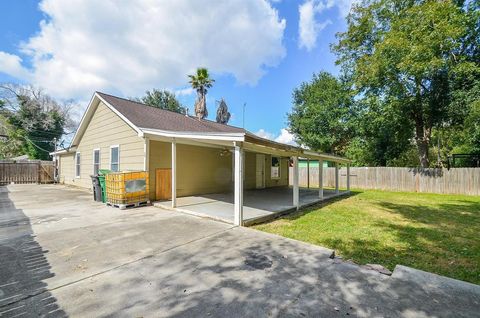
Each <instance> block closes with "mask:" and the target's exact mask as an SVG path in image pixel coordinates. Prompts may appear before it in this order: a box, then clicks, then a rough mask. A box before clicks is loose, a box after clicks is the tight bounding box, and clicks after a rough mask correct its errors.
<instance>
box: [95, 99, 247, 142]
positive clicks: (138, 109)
mask: <svg viewBox="0 0 480 318" xmlns="http://www.w3.org/2000/svg"><path fill="white" fill-rule="evenodd" d="M97 94H98V95H99V96H100V97H101V98H103V99H104V100H105V101H106V102H107V103H109V104H110V105H111V106H112V107H114V108H115V109H116V110H117V111H119V112H120V113H121V114H122V115H123V116H125V117H126V118H127V119H128V120H129V121H131V122H132V124H134V125H135V126H137V127H139V128H149V129H158V130H166V131H182V132H201V133H247V131H246V130H245V129H243V128H239V127H234V126H230V125H224V124H219V123H217V122H214V121H211V120H207V119H202V120H199V119H198V118H196V117H193V116H187V115H185V114H180V113H176V112H174V111H170V110H166V109H160V108H157V107H152V106H148V105H145V104H142V103H140V102H135V101H131V100H128V99H124V98H120V97H116V96H112V95H108V94H105V93H100V92H97Z"/></svg>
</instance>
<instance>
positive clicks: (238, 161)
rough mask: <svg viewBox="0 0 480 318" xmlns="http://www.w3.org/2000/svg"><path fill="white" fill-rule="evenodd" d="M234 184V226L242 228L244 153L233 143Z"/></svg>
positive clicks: (240, 147)
mask: <svg viewBox="0 0 480 318" xmlns="http://www.w3.org/2000/svg"><path fill="white" fill-rule="evenodd" d="M234 148H235V150H234V157H235V167H234V169H235V184H234V201H233V202H234V207H233V209H234V224H235V225H238V226H243V174H244V153H245V152H244V151H243V147H242V144H241V143H237V142H235V143H234Z"/></svg>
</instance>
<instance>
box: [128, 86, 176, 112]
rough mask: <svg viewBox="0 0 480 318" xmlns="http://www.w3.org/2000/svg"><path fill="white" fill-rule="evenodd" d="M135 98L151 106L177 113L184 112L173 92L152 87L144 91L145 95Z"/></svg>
mask: <svg viewBox="0 0 480 318" xmlns="http://www.w3.org/2000/svg"><path fill="white" fill-rule="evenodd" d="M137 100H139V101H141V102H142V103H144V104H146V105H149V106H152V107H157V108H161V109H167V110H171V111H174V112H177V113H185V107H183V106H182V104H181V103H180V102H179V101H178V100H177V98H176V97H175V94H173V93H171V92H169V91H167V90H158V89H155V88H154V89H152V90H151V91H146V92H145V95H144V96H143V97H140V98H138V99H137Z"/></svg>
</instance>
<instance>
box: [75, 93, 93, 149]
mask: <svg viewBox="0 0 480 318" xmlns="http://www.w3.org/2000/svg"><path fill="white" fill-rule="evenodd" d="M96 95H97V93H96V92H95V93H94V94H93V95H92V98H90V102H89V103H88V106H87V109H86V110H85V112H84V113H83V116H82V119H81V120H80V124H79V125H78V128H77V130H76V131H75V134H74V135H73V138H72V142H71V144H70V146H72V145H74V141H75V139H77V136H78V134H79V132H80V129H81V128H82V126H83V122H84V121H85V118H86V117H87V114H88V113H89V111H90V108H91V107H92V105H93V101H94V99H95V96H96Z"/></svg>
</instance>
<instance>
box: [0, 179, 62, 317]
mask: <svg viewBox="0 0 480 318" xmlns="http://www.w3.org/2000/svg"><path fill="white" fill-rule="evenodd" d="M46 253H48V251H47V250H44V249H42V247H41V246H40V245H39V244H38V243H37V242H36V241H35V235H34V233H33V230H32V226H31V223H30V219H29V218H28V217H27V216H26V215H25V214H24V213H23V211H22V210H20V209H17V208H16V207H15V205H14V203H13V202H12V200H11V199H10V198H9V191H8V188H7V187H5V186H1V187H0V316H1V317H17V316H18V317H31V316H46V315H47V316H48V317H66V316H67V315H66V314H65V312H64V311H62V310H61V309H60V308H59V306H58V305H57V301H56V299H55V298H54V297H53V296H52V295H51V293H50V292H48V291H47V284H46V283H44V280H45V279H48V278H51V277H53V276H54V275H55V274H54V273H52V272H51V266H50V264H49V263H48V260H47V258H46V257H45V254H46ZM33 296H37V297H33Z"/></svg>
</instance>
